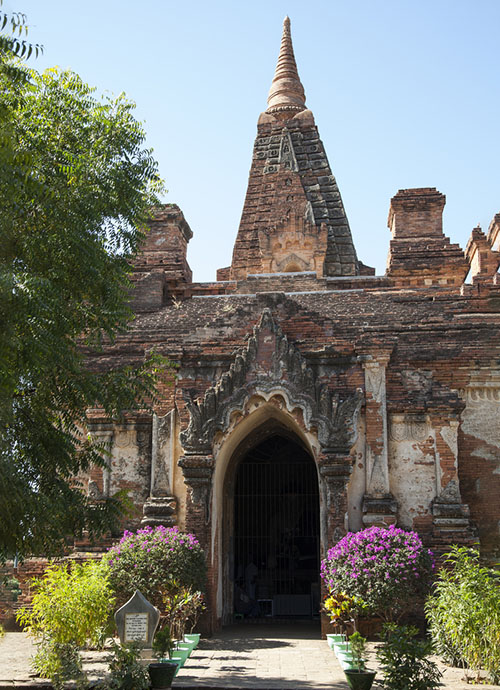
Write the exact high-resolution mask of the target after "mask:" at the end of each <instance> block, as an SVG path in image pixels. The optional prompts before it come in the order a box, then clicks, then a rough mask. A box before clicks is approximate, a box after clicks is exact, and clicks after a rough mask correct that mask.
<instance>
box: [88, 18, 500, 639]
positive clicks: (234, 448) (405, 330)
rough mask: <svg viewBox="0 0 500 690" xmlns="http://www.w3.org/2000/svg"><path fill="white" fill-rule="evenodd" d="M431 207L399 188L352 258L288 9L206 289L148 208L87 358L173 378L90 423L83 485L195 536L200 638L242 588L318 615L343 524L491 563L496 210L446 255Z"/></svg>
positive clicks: (281, 610)
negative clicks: (381, 257)
mask: <svg viewBox="0 0 500 690" xmlns="http://www.w3.org/2000/svg"><path fill="white" fill-rule="evenodd" d="M445 201H446V199H445V196H444V195H443V194H442V193H440V192H439V191H437V190H436V189H434V188H431V187H429V188H421V189H403V190H399V191H398V192H397V194H395V196H394V198H393V199H392V200H391V201H390V205H389V219H388V225H389V231H390V239H389V234H388V236H387V238H388V244H389V252H388V260H387V270H386V273H385V275H382V276H376V275H375V271H374V269H371V268H370V267H369V266H368V265H365V264H364V263H363V262H362V261H361V260H360V259H359V258H358V256H357V253H356V250H355V247H354V244H353V240H352V236H351V230H350V227H349V222H348V218H347V214H346V209H345V208H344V205H343V203H342V198H341V194H340V190H339V188H338V185H337V182H336V180H335V177H334V175H333V173H332V170H331V168H330V164H329V162H328V159H327V156H326V153H325V150H324V147H323V144H322V142H321V139H320V137H319V133H318V130H317V127H316V125H315V121H314V117H313V114H312V112H311V111H310V110H309V109H308V108H307V106H306V97H305V92H304V88H303V86H302V84H301V81H300V78H299V74H298V70H297V65H296V62H295V57H294V53H293V48H292V40H291V34H290V21H289V19H288V18H286V19H285V22H284V27H283V36H282V41H281V48H280V52H279V58H278V64H277V67H276V72H275V76H274V79H273V81H272V84H271V89H270V92H269V97H268V105H267V109H266V110H265V111H264V112H263V113H262V114H261V115H260V117H259V119H258V124H257V137H256V140H255V146H254V151H253V158H252V163H251V168H250V176H249V182H248V191H247V194H246V199H245V202H244V207H243V212H242V216H241V222H240V225H239V228H238V231H237V234H236V240H235V244H234V251H233V255H232V262H231V265H230V266H228V267H225V268H221V269H219V270H218V272H217V280H215V281H213V282H209V283H196V282H193V279H192V274H191V270H190V268H189V265H188V262H187V259H186V252H187V245H188V242H189V240H190V238H191V236H192V232H191V229H190V227H189V225H188V223H187V221H186V220H185V218H184V216H183V214H182V212H181V210H180V209H179V208H178V207H177V206H176V205H175V204H167V205H165V206H162V207H161V208H158V209H156V211H155V215H154V218H153V220H152V221H151V230H150V232H149V234H148V236H147V239H146V242H145V245H144V247H143V250H142V253H141V254H140V256H139V257H138V259H137V261H136V263H135V264H134V266H133V275H132V278H133V283H134V290H133V294H132V302H133V307H134V310H135V319H134V321H133V322H132V324H131V327H130V330H129V332H128V333H126V334H124V335H123V336H121V337H120V338H118V339H117V341H116V342H115V343H114V344H113V345H112V346H110V347H109V348H108V349H107V351H106V352H105V354H104V355H103V354H102V353H101V354H96V355H90V356H89V359H90V363H91V366H93V367H96V368H106V367H109V366H120V365H122V364H129V363H134V362H139V361H141V360H142V359H143V357H144V356H145V355H146V354H147V353H148V352H150V351H151V350H152V349H156V351H158V352H160V353H161V354H163V355H165V356H166V357H168V359H169V360H170V361H172V362H174V363H175V365H176V369H175V370H172V369H166V370H165V373H164V376H163V378H162V382H161V385H160V388H159V392H158V400H157V402H156V403H155V409H154V413H153V414H151V413H146V412H144V413H143V414H141V415H129V416H128V417H127V418H126V420H125V421H123V423H121V424H119V425H116V424H112V423H111V422H110V421H109V420H108V419H106V418H105V417H104V416H103V414H102V412H101V411H100V410H91V411H90V412H89V420H90V421H89V430H90V432H91V433H93V434H95V435H98V436H99V437H100V438H102V439H104V440H106V441H107V442H108V445H109V448H110V453H111V456H110V463H109V467H108V468H107V470H106V471H105V472H104V473H103V472H102V471H101V470H98V469H96V470H95V471H94V472H92V473H91V475H90V476H89V477H88V478H87V479H86V486H87V488H88V491H89V492H90V493H91V494H92V495H94V496H96V497H97V498H98V497H100V496H106V495H110V494H113V493H114V492H115V491H117V490H118V489H123V488H126V489H127V490H128V492H129V495H130V497H131V498H132V500H133V503H134V505H135V509H136V513H135V516H133V517H131V518H129V519H128V522H127V527H128V528H129V529H133V528H137V527H138V526H140V525H144V524H150V525H155V524H165V525H179V526H180V527H181V528H182V529H186V530H188V531H192V532H195V533H196V535H197V536H198V538H199V540H200V542H201V543H202V544H203V546H204V548H205V549H206V553H207V557H208V563H209V589H208V593H207V594H208V603H209V608H208V610H209V623H208V625H209V627H210V628H211V629H212V630H213V629H216V628H217V627H220V626H221V625H224V624H227V623H229V622H232V621H233V619H234V616H235V615H244V612H243V614H242V612H241V611H240V610H239V605H240V604H239V601H238V593H239V592H240V591H242V590H243V591H245V592H247V594H248V595H249V596H250V597H251V598H253V599H254V600H255V601H256V602H257V603H258V606H259V610H260V612H261V615H263V616H266V617H269V618H287V619H290V618H304V617H306V618H307V617H311V616H316V615H317V613H318V610H319V600H320V582H319V560H320V559H321V558H322V557H323V556H324V554H325V552H326V550H327V549H328V548H329V547H330V546H331V545H333V544H334V543H336V542H337V541H338V539H339V538H340V537H341V536H342V535H344V534H345V533H346V531H347V530H351V531H356V530H359V529H362V528H363V527H365V526H369V525H382V526H388V525H391V524H396V525H398V526H401V527H404V528H408V529H414V530H417V531H418V532H419V534H420V535H421V536H422V537H423V539H424V540H425V542H426V543H427V544H428V545H429V546H430V547H432V548H433V549H434V551H436V552H437V553H438V554H439V553H443V552H444V551H445V550H446V549H447V548H448V547H449V546H450V545H451V544H471V543H473V542H476V541H479V543H480V546H481V550H482V553H483V555H485V556H486V557H489V558H491V559H494V558H496V559H498V557H499V556H500V532H499V525H500V501H499V500H498V497H499V495H500V274H499V273H498V267H499V265H500V214H498V215H496V216H495V217H494V219H493V221H492V223H491V226H490V228H489V230H488V232H487V233H486V232H483V231H482V230H481V229H480V228H475V229H473V230H472V233H471V238H470V240H469V242H468V244H467V247H466V248H465V251H464V250H462V249H461V248H460V247H459V246H458V245H457V244H453V243H451V242H450V240H449V238H448V237H447V236H446V235H445V234H444V231H443V225H442V213H443V208H444V205H445ZM202 231H203V229H202V228H201V229H200V232H202ZM377 241H380V242H382V241H384V234H383V230H382V229H381V231H380V236H379V237H378V238H377ZM368 249H369V248H368V247H366V248H365V250H368ZM362 258H364V259H366V260H367V261H368V262H369V261H370V257H369V256H367V257H362ZM77 546H78V545H77ZM85 548H88V547H85Z"/></svg>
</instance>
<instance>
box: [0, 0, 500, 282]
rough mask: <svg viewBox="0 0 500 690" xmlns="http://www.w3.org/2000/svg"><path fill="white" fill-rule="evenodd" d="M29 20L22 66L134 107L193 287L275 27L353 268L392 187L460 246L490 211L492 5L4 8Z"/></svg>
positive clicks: (235, 219) (227, 213) (498, 72)
mask: <svg viewBox="0 0 500 690" xmlns="http://www.w3.org/2000/svg"><path fill="white" fill-rule="evenodd" d="M3 9H5V10H7V11H9V10H13V9H14V10H20V11H23V12H25V13H26V14H27V15H28V20H29V24H30V25H31V30H30V39H31V40H32V41H33V42H39V43H43V44H44V46H45V52H44V55H43V56H42V57H41V58H39V59H38V60H35V61H32V64H33V66H34V67H35V68H36V69H38V70H42V69H45V68H46V67H49V66H53V65H59V66H61V67H69V68H71V69H73V70H74V71H76V72H78V73H79V74H80V75H81V77H82V78H83V79H84V80H85V81H87V82H89V83H90V84H92V85H95V86H97V87H98V89H99V90H100V91H111V92H113V93H116V94H118V93H120V92H121V91H125V92H126V93H127V95H128V96H129V97H130V98H131V99H132V100H134V101H135V102H136V103H137V111H136V114H137V117H138V119H140V120H142V121H144V122H145V128H146V131H147V133H148V144H149V145H150V146H152V147H153V148H154V151H155V155H156V158H157V160H158V161H159V164H160V171H161V174H162V177H163V178H164V179H165V181H166V185H167V188H168V190H169V193H168V195H167V197H166V199H165V200H166V201H169V202H174V203H177V204H179V206H180V207H181V209H182V210H183V212H184V215H185V217H186V219H187V221H188V223H189V224H190V226H191V229H192V230H193V232H194V237H193V239H192V240H191V243H190V246H189V253H188V259H189V262H190V264H191V268H192V269H193V272H194V279H195V280H197V281H205V280H212V279H214V278H215V270H216V268H218V267H223V266H227V265H229V263H230V261H231V253H232V248H233V243H234V239H235V237H236V232H237V229H238V224H239V218H240V214H241V209H242V206H243V199H244V195H245V191H246V184H247V178H248V171H249V168H250V162H251V154H252V146H253V140H254V137H255V133H256V123H257V118H258V116H259V113H260V112H261V111H262V110H264V109H265V107H266V98H267V93H268V90H269V86H270V83H271V80H272V77H273V73H274V68H275V64H276V58H277V56H278V50H279V44H280V37H281V27H282V20H283V17H284V16H285V15H286V14H288V15H289V16H290V18H291V22H292V37H293V42H294V48H295V56H296V59H297V65H298V69H299V74H300V77H301V79H302V83H303V84H304V88H305V91H306V96H307V105H308V106H309V107H310V108H311V110H312V111H313V113H314V115H315V118H316V124H317V125H318V127H319V131H320V135H321V138H322V139H323V142H324V144H325V148H326V151H327V154H328V157H329V160H330V165H331V167H332V171H333V173H334V175H335V176H336V177H337V181H338V183H339V186H340V190H341V193H342V196H343V200H344V205H345V207H346V211H347V215H348V217H349V221H350V225H351V230H352V233H353V237H354V242H355V245H356V248H357V252H358V256H359V258H360V259H361V260H362V261H364V262H365V263H367V264H369V265H372V266H376V268H377V273H378V274H381V273H383V272H384V271H385V262H386V256H387V250H388V246H389V239H390V236H389V231H388V229H387V213H388V209H389V201H390V199H391V197H392V196H393V195H394V194H395V193H396V192H397V190H398V189H401V188H407V187H426V186H429V187H437V188H438V189H439V190H440V191H441V192H443V193H444V194H446V197H447V205H446V208H445V213H444V222H445V232H446V234H447V235H449V237H450V238H451V240H452V242H458V243H460V245H461V246H462V247H463V248H465V244H466V242H467V239H468V237H469V235H470V231H471V229H472V228H473V227H474V226H475V225H476V224H477V223H478V222H479V223H480V224H481V225H482V227H483V229H484V230H487V228H488V225H489V222H490V220H491V218H492V216H493V215H494V214H495V213H498V212H500V184H499V182H500V180H499V162H500V135H499V126H500V115H499V113H500V83H499V82H500V57H499V55H500V51H499V50H498V32H499V29H500V0H474V2H470V0H418V1H417V0H316V1H315V2H311V3H305V2H303V0H288V1H287V2H284V1H282V0H252V1H251V2H241V1H239V0H225V1H224V0H213V1H212V2H208V1H206V0H204V1H203V0H191V1H189V2H179V0H175V1H174V0H142V2H140V3H138V2H132V1H131V0H100V2H96V1H95V0H86V1H85V2H80V1H78V0H4V6H3Z"/></svg>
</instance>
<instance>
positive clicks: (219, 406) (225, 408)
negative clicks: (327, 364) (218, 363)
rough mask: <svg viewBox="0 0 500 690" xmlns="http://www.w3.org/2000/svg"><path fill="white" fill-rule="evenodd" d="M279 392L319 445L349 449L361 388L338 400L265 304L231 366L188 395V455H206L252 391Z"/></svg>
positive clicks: (183, 434) (184, 438)
mask: <svg viewBox="0 0 500 690" xmlns="http://www.w3.org/2000/svg"><path fill="white" fill-rule="evenodd" d="M273 392H277V393H278V392H283V393H284V394H285V397H286V398H287V400H288V401H289V402H290V405H292V406H293V407H299V408H300V409H301V410H302V412H303V418H304V423H305V425H306V427H307V428H308V429H310V430H316V433H317V436H318V439H319V441H320V443H321V445H322V446H323V447H325V448H329V449H338V450H339V452H344V453H345V452H347V453H348V452H349V450H350V448H351V446H352V444H353V443H354V440H355V435H356V417H357V413H358V411H359V407H360V405H361V398H362V396H361V393H359V392H354V393H353V394H352V395H351V396H349V397H348V398H347V399H345V400H340V399H339V396H338V395H336V394H335V392H332V391H330V390H329V389H328V388H327V386H326V385H325V384H324V383H321V382H319V381H317V380H316V379H315V376H314V373H313V370H312V369H311V367H310V366H309V365H308V363H307V361H306V359H305V357H304V356H303V355H302V354H301V352H300V350H299V349H298V348H297V347H296V346H295V345H294V344H293V343H291V342H289V340H288V338H287V336H286V335H285V334H284V333H283V331H282V330H281V328H280V326H279V324H277V323H276V322H275V321H274V319H273V316H272V313H271V310H270V309H265V310H264V311H263V313H262V317H261V319H260V321H259V323H258V324H257V325H256V326H255V327H254V328H253V331H252V334H251V335H250V337H249V339H248V342H247V345H246V347H245V348H244V349H243V350H242V351H241V352H239V353H238V354H237V355H236V356H235V359H234V362H233V363H232V364H231V366H230V368H229V370H228V371H227V372H226V373H225V374H223V375H222V376H221V378H220V379H219V381H218V382H217V383H216V384H215V385H214V386H212V387H211V388H209V389H208V390H207V391H206V392H205V394H204V396H203V397H202V398H200V399H197V400H194V399H186V404H187V407H188V410H189V413H190V417H191V419H190V423H189V426H188V428H187V429H186V430H185V431H183V432H181V442H182V445H183V447H184V450H185V452H186V453H187V454H206V453H210V452H211V451H212V448H213V443H214V438H215V435H216V433H217V432H224V431H225V430H226V429H227V428H228V427H229V424H230V417H231V415H232V413H233V412H234V411H236V410H243V408H244V406H245V402H246V401H247V400H248V399H249V398H250V397H251V396H253V395H263V396H264V398H266V396H267V397H269V395H270V394H271V393H273Z"/></svg>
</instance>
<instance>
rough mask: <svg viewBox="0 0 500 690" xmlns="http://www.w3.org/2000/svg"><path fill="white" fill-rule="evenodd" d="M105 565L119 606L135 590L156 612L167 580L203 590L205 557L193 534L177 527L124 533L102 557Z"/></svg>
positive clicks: (160, 604)
mask: <svg viewBox="0 0 500 690" xmlns="http://www.w3.org/2000/svg"><path fill="white" fill-rule="evenodd" d="M104 560H105V562H106V563H107V564H108V566H109V571H110V575H109V582H110V584H111V587H112V589H113V591H114V592H115V594H116V597H117V601H118V603H119V604H122V603H124V601H126V600H127V599H129V598H130V597H131V596H132V595H133V593H134V591H135V590H136V589H138V590H140V592H141V593H142V594H143V595H144V596H145V597H146V598H147V599H149V601H151V602H152V603H153V604H154V605H155V606H158V608H160V610H162V609H163V606H162V591H163V590H164V588H165V586H166V585H167V583H168V582H170V581H171V580H176V582H177V583H178V584H179V586H181V587H186V588H190V589H192V590H194V591H197V590H204V588H205V583H206V572H207V568H206V563H205V554H204V552H203V549H202V548H201V546H200V544H199V542H198V540H197V539H196V537H195V536H194V535H193V534H187V533H183V532H180V531H179V528H178V527H164V526H163V525H159V526H158V527H154V528H153V527H144V528H143V529H139V530H137V532H129V531H127V530H125V532H124V533H123V537H122V538H121V539H120V541H119V543H118V544H116V545H115V546H113V547H111V548H110V549H109V551H108V553H107V554H106V555H105V556H104Z"/></svg>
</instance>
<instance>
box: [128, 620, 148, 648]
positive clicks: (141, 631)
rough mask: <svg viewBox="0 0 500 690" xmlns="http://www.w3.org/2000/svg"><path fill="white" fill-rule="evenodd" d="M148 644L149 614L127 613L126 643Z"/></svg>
mask: <svg viewBox="0 0 500 690" xmlns="http://www.w3.org/2000/svg"><path fill="white" fill-rule="evenodd" d="M134 640H137V641H138V642H147V641H148V614H147V613H126V614H125V642H134Z"/></svg>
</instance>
